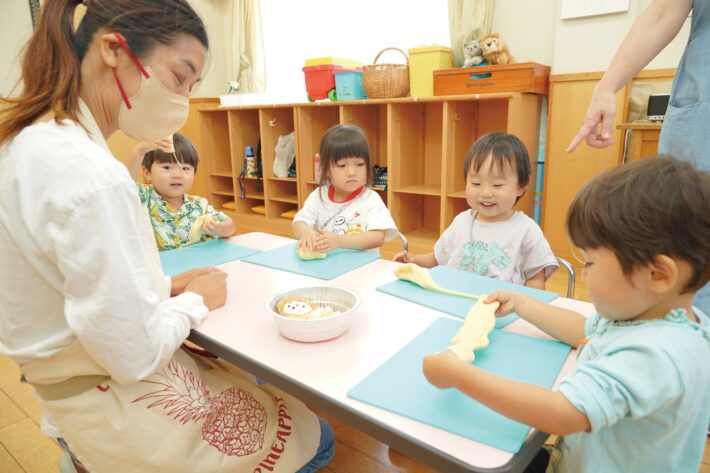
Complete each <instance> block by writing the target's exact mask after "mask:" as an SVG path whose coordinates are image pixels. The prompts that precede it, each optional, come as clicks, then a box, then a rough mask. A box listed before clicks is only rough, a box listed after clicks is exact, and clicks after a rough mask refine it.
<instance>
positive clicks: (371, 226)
mask: <svg viewBox="0 0 710 473" xmlns="http://www.w3.org/2000/svg"><path fill="white" fill-rule="evenodd" d="M328 190H329V188H328V187H326V186H321V187H319V188H318V189H316V190H314V191H313V192H311V195H309V196H308V198H307V199H306V201H305V202H304V203H303V208H302V209H301V210H299V211H298V213H297V214H296V216H295V217H294V218H293V223H296V222H299V221H302V222H306V223H307V224H308V225H309V226H311V227H312V226H314V225H315V227H316V229H317V230H323V231H327V232H331V233H335V234H340V235H347V234H350V233H357V232H367V231H370V230H384V231H385V241H389V240H391V239H393V238H394V237H395V236H397V226H396V225H395V223H394V220H392V215H391V214H390V211H389V210H388V209H387V207H386V206H385V203H384V202H383V201H382V198H381V197H380V196H379V195H378V194H377V192H375V191H373V190H371V189H368V188H364V189H363V190H362V191H361V192H360V193H358V194H357V195H355V193H353V194H354V195H355V196H354V197H353V196H351V198H349V199H348V200H346V201H344V202H334V201H333V200H332V197H330V196H329V192H328ZM356 192H357V191H356ZM331 193H332V192H331ZM367 252H368V253H375V254H379V248H372V249H369V250H367Z"/></svg>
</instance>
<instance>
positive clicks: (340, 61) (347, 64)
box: [306, 56, 362, 69]
mask: <svg viewBox="0 0 710 473" xmlns="http://www.w3.org/2000/svg"><path fill="white" fill-rule="evenodd" d="M326 64H336V65H338V66H343V67H344V68H346V69H357V68H358V67H362V61H356V60H354V59H345V58H342V57H333V56H326V57H316V58H313V59H306V67H308V66H325V65H326Z"/></svg>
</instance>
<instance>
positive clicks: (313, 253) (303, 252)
mask: <svg viewBox="0 0 710 473" xmlns="http://www.w3.org/2000/svg"><path fill="white" fill-rule="evenodd" d="M296 253H298V257H299V258H301V259H302V260H305V261H309V260H312V259H323V258H325V257H326V256H328V253H323V252H322V251H318V250H309V249H306V248H296Z"/></svg>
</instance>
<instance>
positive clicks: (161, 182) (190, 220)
mask: <svg viewBox="0 0 710 473" xmlns="http://www.w3.org/2000/svg"><path fill="white" fill-rule="evenodd" d="M173 146H174V149H175V152H174V153H168V152H164V151H161V150H159V149H153V150H152V151H149V152H147V153H146V154H145V156H144V157H143V179H144V181H145V182H146V183H147V184H138V192H139V194H140V198H141V203H142V204H143V205H144V206H146V207H147V208H148V212H149V214H150V220H151V224H152V226H153V233H154V234H155V241H156V243H157V244H158V249H159V250H160V251H165V250H172V249H174V248H180V247H181V246H184V245H187V244H193V243H199V242H201V241H205V240H211V239H212V238H213V237H215V238H221V237H226V236H230V235H231V234H232V233H234V229H235V226H234V222H233V221H232V219H231V218H229V217H228V216H227V215H225V214H224V213H222V212H219V211H216V210H215V209H214V208H213V207H212V206H211V205H209V204H208V203H207V199H205V198H204V197H199V196H195V195H189V194H187V192H188V191H189V190H190V188H191V187H192V183H193V182H194V180H195V173H196V172H197V164H198V162H199V157H198V155H197V149H196V148H195V145H194V144H193V143H192V142H191V141H190V140H189V139H187V138H186V137H184V136H183V135H181V134H180V133H175V135H174V136H173ZM203 216H208V217H212V218H206V219H202V220H200V221H198V219H199V218H200V217H203ZM195 222H198V223H197V226H201V231H193V232H192V234H193V240H192V241H191V239H190V230H191V229H192V226H193V225H194V224H195ZM195 235H197V237H195Z"/></svg>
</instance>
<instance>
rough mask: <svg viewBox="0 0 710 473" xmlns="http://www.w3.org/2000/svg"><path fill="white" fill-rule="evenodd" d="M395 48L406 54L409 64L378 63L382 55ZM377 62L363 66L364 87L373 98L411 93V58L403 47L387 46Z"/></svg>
mask: <svg viewBox="0 0 710 473" xmlns="http://www.w3.org/2000/svg"><path fill="white" fill-rule="evenodd" d="M389 49H394V50H395V51H399V52H400V53H402V54H403V55H404V58H405V60H406V61H407V64H377V60H378V59H379V58H380V55H381V54H382V53H383V52H385V51H387V50H389ZM374 62H375V63H374V64H372V65H369V66H363V68H362V87H363V88H364V89H365V93H367V96H368V97H369V98H371V99H389V98H394V97H406V96H407V94H409V58H408V57H407V55H406V54H405V53H404V51H402V50H401V49H397V48H385V49H383V50H382V51H380V52H379V54H378V55H377V56H376V57H375V61H374Z"/></svg>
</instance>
